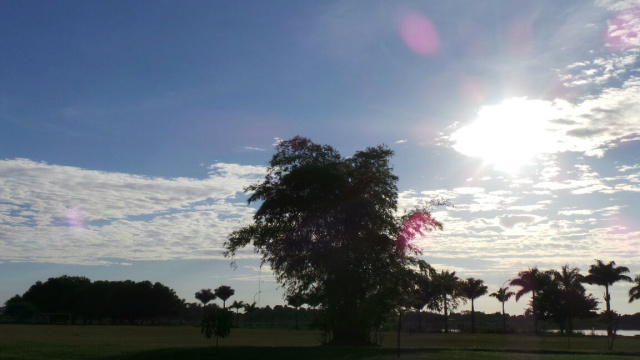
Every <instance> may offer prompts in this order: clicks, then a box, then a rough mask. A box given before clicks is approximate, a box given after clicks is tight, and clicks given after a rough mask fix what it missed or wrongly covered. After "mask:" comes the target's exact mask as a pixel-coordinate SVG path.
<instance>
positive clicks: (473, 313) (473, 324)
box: [471, 299, 476, 334]
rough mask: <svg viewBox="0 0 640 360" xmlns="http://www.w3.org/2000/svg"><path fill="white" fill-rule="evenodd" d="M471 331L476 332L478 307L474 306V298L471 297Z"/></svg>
mask: <svg viewBox="0 0 640 360" xmlns="http://www.w3.org/2000/svg"><path fill="white" fill-rule="evenodd" d="M471 333H473V334H475V333H476V309H475V308H474V307H473V299H471Z"/></svg>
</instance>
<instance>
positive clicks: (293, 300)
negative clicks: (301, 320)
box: [287, 293, 305, 330]
mask: <svg viewBox="0 0 640 360" xmlns="http://www.w3.org/2000/svg"><path fill="white" fill-rule="evenodd" d="M287 304H288V305H289V306H293V307H294V308H295V318H296V330H298V308H300V306H302V305H304V304H305V299H304V296H303V295H302V294H300V293H297V294H293V295H288V296H287Z"/></svg>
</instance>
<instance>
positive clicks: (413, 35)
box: [400, 14, 440, 57]
mask: <svg viewBox="0 0 640 360" xmlns="http://www.w3.org/2000/svg"><path fill="white" fill-rule="evenodd" d="M400 36H402V40H404V43H405V44H406V45H407V46H408V47H409V49H411V50H412V51H413V52H414V53H416V54H418V55H421V56H426V57H429V56H433V55H435V54H436V53H437V52H438V48H439V46H440V42H439V40H438V31H437V30H436V27H435V26H434V25H433V23H432V22H431V21H430V20H429V19H427V18H426V17H423V16H420V15H417V14H409V15H406V16H405V17H404V18H403V19H402V21H401V22H400Z"/></svg>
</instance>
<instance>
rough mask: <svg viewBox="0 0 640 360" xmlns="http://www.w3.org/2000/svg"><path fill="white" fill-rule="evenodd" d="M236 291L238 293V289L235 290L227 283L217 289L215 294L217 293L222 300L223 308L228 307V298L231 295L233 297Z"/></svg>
mask: <svg viewBox="0 0 640 360" xmlns="http://www.w3.org/2000/svg"><path fill="white" fill-rule="evenodd" d="M235 293H236V291H235V290H233V289H232V288H231V286H227V285H221V286H219V287H218V288H217V289H216V290H215V292H214V294H215V295H216V296H217V297H218V298H219V299H220V300H222V308H223V309H226V308H227V306H226V303H227V299H228V298H230V297H232V296H233V294H235Z"/></svg>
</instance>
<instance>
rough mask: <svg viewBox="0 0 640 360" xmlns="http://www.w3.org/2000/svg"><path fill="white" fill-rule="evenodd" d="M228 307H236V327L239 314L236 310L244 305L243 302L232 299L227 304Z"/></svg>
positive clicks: (238, 321) (238, 323)
mask: <svg viewBox="0 0 640 360" xmlns="http://www.w3.org/2000/svg"><path fill="white" fill-rule="evenodd" d="M229 307H230V308H232V309H236V327H240V314H239V313H238V312H239V311H240V309H242V308H243V307H244V302H243V301H235V300H234V301H233V304H231V305H229Z"/></svg>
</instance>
